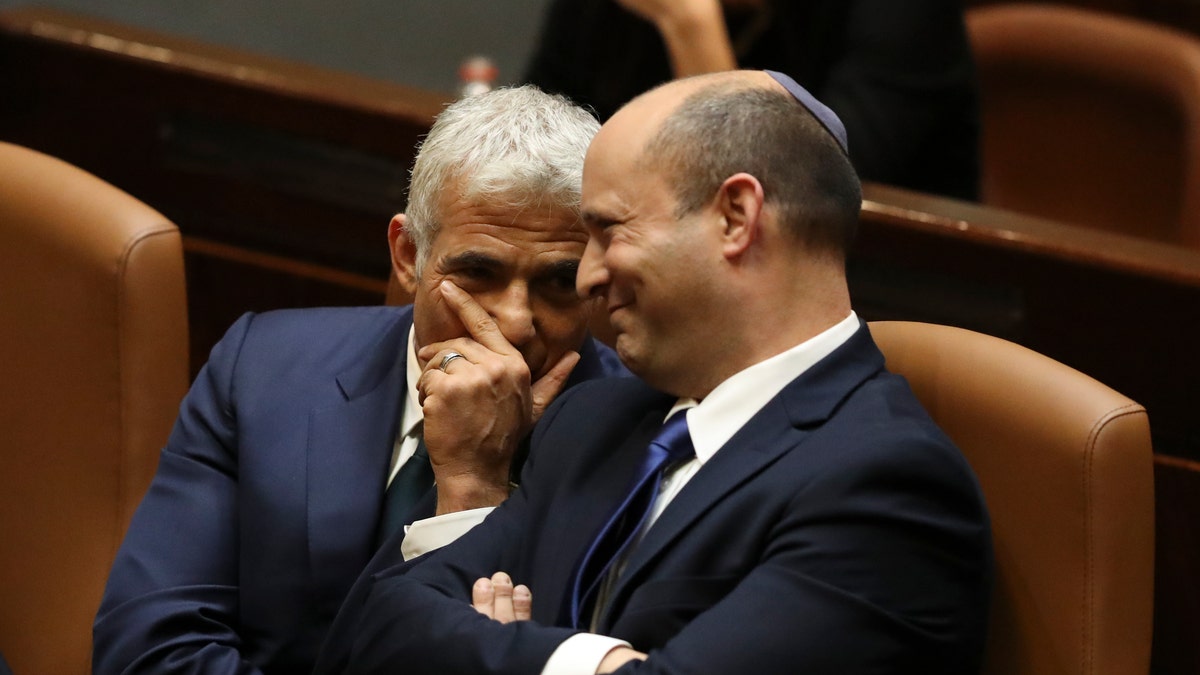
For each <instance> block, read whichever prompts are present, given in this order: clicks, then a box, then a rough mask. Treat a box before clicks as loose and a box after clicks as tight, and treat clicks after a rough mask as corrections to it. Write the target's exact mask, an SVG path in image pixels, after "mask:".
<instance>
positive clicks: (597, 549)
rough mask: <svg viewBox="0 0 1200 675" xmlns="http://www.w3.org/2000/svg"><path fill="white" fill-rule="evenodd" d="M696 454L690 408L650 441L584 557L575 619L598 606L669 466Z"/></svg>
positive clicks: (581, 622) (574, 597)
mask: <svg viewBox="0 0 1200 675" xmlns="http://www.w3.org/2000/svg"><path fill="white" fill-rule="evenodd" d="M695 455H696V451H695V449H693V448H692V437H691V436H690V435H689V434H688V427H687V410H680V411H678V412H676V413H675V414H674V415H672V416H671V419H669V420H667V422H666V424H664V425H663V428H662V430H661V431H659V432H658V435H657V436H655V438H654V440H653V441H650V447H649V448H648V449H647V451H646V456H645V457H644V458H643V459H642V463H641V465H640V466H639V467H638V470H637V473H635V474H634V477H633V482H632V484H631V486H630V488H629V492H628V494H627V495H626V496H625V499H623V500H622V501H621V504H620V505H619V506H618V507H617V509H616V510H615V511H614V512H613V514H612V515H611V516H610V517H609V519H608V522H606V523H605V524H604V527H602V528H600V531H599V532H597V533H596V536H595V538H593V540H592V543H591V545H589V546H588V549H587V552H585V553H584V554H583V557H582V558H580V562H579V564H578V565H577V566H576V568H575V574H574V575H573V577H572V580H571V595H570V597H571V608H570V613H571V616H570V620H571V625H572V626H573V627H575V628H586V627H587V625H588V623H590V618H591V614H592V612H593V610H594V608H595V604H596V597H597V595H598V593H599V591H600V587H601V586H602V585H603V584H604V577H605V575H606V574H608V571H609V569H610V568H611V567H612V565H613V563H614V562H616V561H617V560H618V559H620V557H621V555H622V554H623V553H624V552H625V549H627V548H628V547H629V544H630V543H631V542H632V541H633V539H634V537H635V536H637V533H638V532H639V531H641V529H642V526H643V524H644V523H645V522H646V518H647V517H649V515H650V511H651V509H652V507H653V506H654V499H655V497H656V496H657V495H658V488H659V486H660V485H661V484H662V478H663V473H664V472H665V471H666V469H667V467H669V466H670V465H672V464H676V463H678V462H680V461H683V460H687V459H690V458H692V457H694V456H695Z"/></svg>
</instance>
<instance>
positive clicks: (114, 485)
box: [0, 143, 188, 675]
mask: <svg viewBox="0 0 1200 675" xmlns="http://www.w3.org/2000/svg"><path fill="white" fill-rule="evenodd" d="M187 378H188V369H187V309H186V302H185V295H184V276H183V251H182V246H181V243H180V235H179V231H178V229H177V228H176V227H175V226H174V225H172V224H171V223H170V222H169V221H168V220H167V219H166V218H164V217H163V216H162V215H160V214H158V213H156V212H155V211H154V210H152V209H150V208H149V207H147V206H146V205H144V204H142V203H141V202H139V201H138V200H136V199H134V198H133V197H131V196H129V195H128V194H126V193H124V192H121V191H120V190H118V189H116V188H114V187H113V186H111V185H109V184H107V183H105V182H103V181H101V180H100V179H98V178H96V177H95V176H92V175H90V174H88V173H85V172H84V171H81V170H79V169H77V168H75V167H73V166H70V165H68V164H66V163H64V162H61V161H59V160H57V159H54V158H51V157H48V156H46V155H43V154H40V153H37V152H34V151H32V150H28V149H25V148H21V147H18V146H14V145H10V144H7V143H0V430H2V431H0V539H2V542H0V546H2V547H3V554H0V653H3V654H4V658H5V659H6V660H7V661H8V663H9V665H10V666H11V667H12V669H13V672H14V673H17V674H18V675H25V674H29V675H34V674H39V675H42V674H46V675H58V674H79V675H82V674H84V673H88V672H90V669H91V668H90V664H91V626H92V621H93V619H94V617H95V613H96V609H97V607H98V606H99V604H100V596H101V593H102V591H103V588H104V583H105V579H106V577H107V575H108V570H109V566H110V565H111V563H112V559H113V556H114V555H115V553H116V550H117V547H118V545H119V544H120V542H121V538H122V536H123V535H124V532H125V528H126V525H127V524H128V522H129V519H130V518H131V517H132V514H133V510H134V508H135V507H136V506H137V504H138V502H139V500H140V499H141V497H142V494H143V493H144V492H145V490H146V487H147V486H148V484H149V481H150V478H151V476H152V474H153V472H154V469H155V467H156V465H157V462H158V453H159V450H160V449H161V447H162V446H163V444H164V443H165V442H166V438H167V435H168V433H169V431H170V428H171V425H172V422H173V420H174V418H175V416H176V414H177V413H178V406H179V402H180V400H181V399H182V397H183V394H184V392H185V391H186V388H187Z"/></svg>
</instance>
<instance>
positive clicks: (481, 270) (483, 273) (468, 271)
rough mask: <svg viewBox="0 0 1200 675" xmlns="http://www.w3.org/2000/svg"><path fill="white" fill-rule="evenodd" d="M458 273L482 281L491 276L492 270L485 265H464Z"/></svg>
mask: <svg viewBox="0 0 1200 675" xmlns="http://www.w3.org/2000/svg"><path fill="white" fill-rule="evenodd" d="M458 273H459V274H460V275H462V276H463V277H466V278H467V279H473V280H475V281H483V280H486V279H490V278H491V277H492V271H491V270H489V269H488V268H486V267H464V268H462V269H461V270H459V271H458Z"/></svg>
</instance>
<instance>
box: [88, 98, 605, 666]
mask: <svg viewBox="0 0 1200 675" xmlns="http://www.w3.org/2000/svg"><path fill="white" fill-rule="evenodd" d="M597 128H598V124H597V123H596V121H595V120H594V119H593V118H592V117H591V116H590V115H589V114H588V113H587V112H586V111H584V110H582V109H580V108H579V107H577V106H575V105H573V104H571V103H570V102H569V101H567V100H566V99H563V98H561V97H557V96H550V95H548V94H544V93H542V92H541V91H539V90H537V89H536V88H533V87H521V88H516V89H501V90H496V91H494V92H490V93H487V94H483V95H479V96H475V97H471V98H468V99H464V100H462V101H459V102H457V103H455V104H453V105H451V106H450V107H448V108H447V109H446V110H445V111H444V112H443V113H442V114H441V115H440V116H439V118H438V120H437V122H436V124H435V125H434V126H433V128H432V129H431V131H430V133H429V136H428V138H427V139H426V141H425V142H424V144H423V145H422V147H421V149H420V152H419V154H418V157H417V160H416V164H415V166H414V168H413V173H412V178H411V185H410V200H409V205H408V207H407V212H406V213H405V214H401V215H398V216H396V217H395V218H394V219H393V221H392V224H391V227H390V228H389V233H388V241H389V244H390V248H391V255H392V265H393V271H394V273H395V274H396V275H397V277H398V279H399V281H400V282H401V283H402V284H403V285H404V286H405V287H406V288H407V290H409V291H410V292H412V293H413V294H414V298H415V300H414V303H413V305H411V306H409V307H403V308H398V307H382V306H380V307H355V308H325V309H304V310H284V311H277V312H268V313H264V314H259V315H253V314H248V315H246V316H244V317H242V318H241V319H240V320H238V321H237V322H236V323H235V324H234V325H233V326H232V327H231V328H230V329H229V331H228V333H227V334H226V336H225V337H224V338H223V339H222V340H221V342H220V343H219V344H218V345H217V346H216V347H215V348H214V349H213V352H212V355H211V357H210V360H209V362H208V364H207V365H206V366H205V367H204V369H203V370H202V371H201V372H200V374H199V375H198V377H197V379H196V382H195V383H194V385H193V387H192V389H191V391H190V392H189V393H188V395H187V397H186V399H185V400H184V402H183V405H182V407H181V410H180V415H179V418H178V421H177V422H176V424H175V428H174V430H173V431H172V434H171V437H170V439H169V441H168V443H167V447H166V448H165V449H164V451H163V454H162V457H161V459H160V462H159V467H158V472H157V474H156V475H155V477H154V481H153V483H152V484H151V487H150V490H149V492H148V493H147V495H146V497H145V499H144V501H143V503H142V504H141V506H140V507H139V509H138V511H137V513H136V514H135V516H134V519H133V522H132V524H131V526H130V529H129V533H128V535H127V536H126V539H125V542H124V544H123V545H122V547H121V550H120V551H119V553H118V555H117V559H116V562H115V564H114V566H113V570H112V574H111V576H110V578H109V582H108V587H107V589H106V591H105V595H104V600H103V603H102V604H101V607H100V611H99V614H98V616H97V619H96V623H95V627H94V634H95V651H94V659H93V661H94V663H93V667H94V671H95V672H96V673H98V674H104V673H128V672H155V673H160V672H168V671H170V672H176V671H187V672H205V673H217V672H221V673H235V672H236V673H259V672H261V673H302V672H308V671H309V670H310V669H311V668H312V664H313V660H314V658H315V655H316V651H317V649H318V648H319V647H320V645H321V642H322V640H323V638H324V636H325V633H326V631H327V630H328V627H329V623H330V621H331V620H332V619H333V617H334V614H335V613H336V611H337V609H338V607H339V606H340V604H341V602H342V600H343V598H344V597H345V595H346V593H347V591H348V590H349V588H350V586H351V584H352V583H353V582H354V580H355V578H356V577H357V576H358V574H359V573H360V572H361V571H362V570H363V568H364V567H365V566H366V564H367V562H368V561H369V559H370V558H371V556H372V555H373V553H374V552H375V550H376V548H377V547H378V546H379V544H380V543H381V542H382V541H384V540H389V541H395V540H397V539H398V538H400V537H403V540H404V542H405V547H406V548H407V547H410V546H411V547H413V549H414V550H415V551H417V552H423V551H425V550H429V549H431V548H436V547H438V546H439V545H441V544H442V543H445V542H446V541H449V540H452V539H453V538H454V537H456V536H457V535H458V534H460V533H461V532H462V531H464V530H465V529H468V528H469V527H470V526H471V525H472V524H473V523H474V522H476V521H477V520H478V519H480V518H481V516H482V515H483V514H485V513H486V512H487V510H488V509H490V508H491V507H494V506H495V505H497V504H498V503H500V502H501V501H503V500H504V499H505V498H507V496H508V493H509V491H510V490H511V487H512V481H511V477H510V476H511V475H515V470H516V469H517V468H518V466H517V465H519V463H520V458H519V449H520V446H521V445H522V443H523V439H524V438H525V436H526V435H527V434H528V432H529V430H530V429H531V428H532V425H533V423H534V422H535V421H536V420H537V419H538V418H539V417H540V416H541V413H542V411H543V410H544V409H545V407H546V406H547V405H548V404H549V402H550V401H551V400H552V399H553V398H554V397H555V396H556V395H557V394H558V393H559V392H560V391H561V390H562V389H563V388H564V387H566V386H571V385H572V384H574V383H576V382H580V381H582V380H585V379H590V378H595V377H599V376H602V375H605V374H609V373H614V372H619V371H620V365H619V363H618V362H617V360H616V358H615V356H614V355H613V354H612V352H611V351H609V350H608V349H607V348H605V347H603V346H601V345H599V344H597V343H595V342H594V341H593V340H592V339H591V338H589V337H588V336H587V319H588V316H589V313H590V311H589V310H590V307H591V304H590V303H588V302H585V301H583V300H581V299H580V298H579V297H578V295H577V294H576V292H575V275H576V270H577V269H578V266H579V261H580V259H581V257H582V255H583V251H584V247H585V245H586V242H587V235H586V233H585V232H584V230H583V227H582V225H581V223H580V219H579V191H580V181H581V172H582V165H583V157H584V153H585V152H586V149H587V146H588V143H589V142H590V140H591V138H592V136H593V135H594V134H595V132H596V129H597ZM514 456H516V458H515V459H514ZM413 521H420V522H418V523H417V524H416V525H415V526H413V529H411V530H409V531H408V534H407V536H405V535H403V534H400V535H397V536H396V537H390V539H389V535H391V534H392V533H394V532H396V531H397V530H398V529H401V528H404V527H405V526H407V525H409V524H410V523H412V522H413Z"/></svg>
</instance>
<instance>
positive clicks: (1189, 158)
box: [967, 4, 1200, 248]
mask: <svg viewBox="0 0 1200 675" xmlns="http://www.w3.org/2000/svg"><path fill="white" fill-rule="evenodd" d="M967 27H968V31H969V33H970V37H971V42H972V45H973V50H974V52H975V57H976V60H977V63H978V68H979V79H980V87H981V106H982V107H981V113H982V154H983V165H982V171H981V173H982V201H983V202H984V203H985V204H988V205H990V206H997V207H1001V208H1006V209H1010V210H1013V211H1020V212H1024V213H1029V214H1033V215H1038V216H1044V217H1048V218H1053V219H1056V220H1062V221H1066V222H1071V223H1076V224H1080V225H1085V226H1089V227H1097V228H1101V229H1105V230H1110V231H1117V232H1123V233H1126V234H1136V235H1140V236H1145V237H1149V238H1153V239H1156V240H1160V241H1168V242H1176V243H1184V244H1187V245H1189V246H1192V247H1197V248H1200V39H1198V38H1196V37H1195V36H1192V35H1190V34H1186V33H1182V32H1180V31H1176V30H1173V29H1170V28H1166V27H1163V26H1158V25H1154V24H1150V23H1146V22H1142V21H1138V20H1135V19H1131V18H1128V17H1122V16H1116V15H1109V14H1104V13H1099V12H1095V11H1090V10H1084V9H1078V8H1074V7H1065V6H1054V5H1047V4H1011V5H1005V4H1001V5H989V6H985V7H978V8H974V9H972V10H970V11H969V12H968V13H967Z"/></svg>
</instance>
